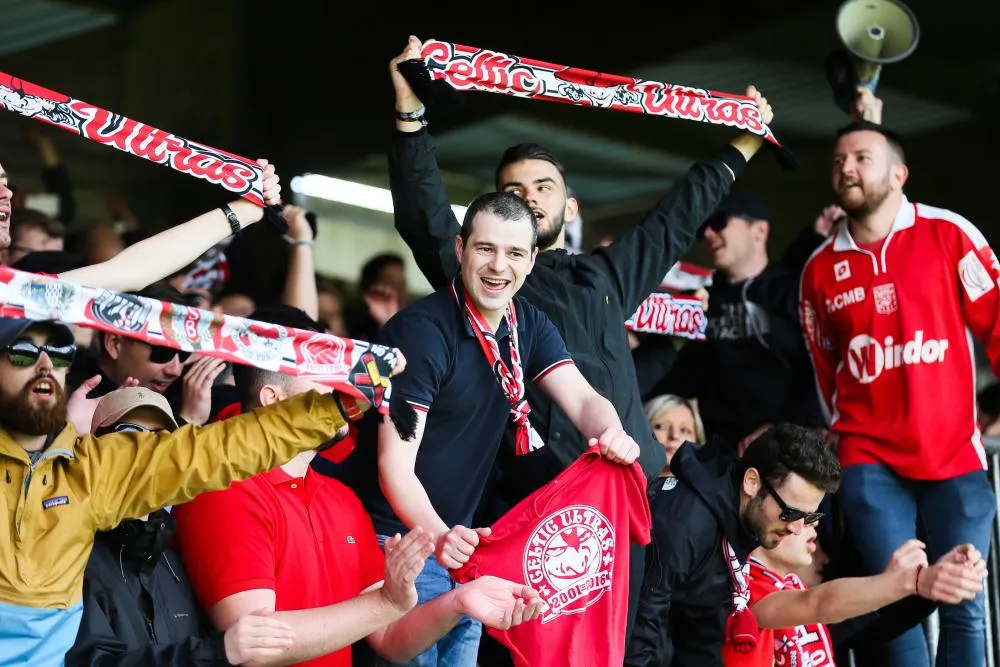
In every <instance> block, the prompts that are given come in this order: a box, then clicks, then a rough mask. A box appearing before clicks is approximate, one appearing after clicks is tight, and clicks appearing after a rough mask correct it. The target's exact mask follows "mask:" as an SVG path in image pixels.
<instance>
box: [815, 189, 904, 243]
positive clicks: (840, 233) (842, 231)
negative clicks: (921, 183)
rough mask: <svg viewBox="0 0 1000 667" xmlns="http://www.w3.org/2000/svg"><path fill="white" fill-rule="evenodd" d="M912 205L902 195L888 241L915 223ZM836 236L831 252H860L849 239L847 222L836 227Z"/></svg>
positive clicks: (852, 240) (850, 238)
mask: <svg viewBox="0 0 1000 667" xmlns="http://www.w3.org/2000/svg"><path fill="white" fill-rule="evenodd" d="M914 208H915V207H914V205H913V204H911V203H910V200H909V199H907V198H906V195H903V197H902V199H901V201H900V202H899V211H897V212H896V219H895V220H893V221H892V228H891V229H890V230H889V236H887V237H886V238H887V239H888V238H889V237H891V236H892V235H893V234H895V233H896V232H898V231H899V230H901V229H906V228H907V227H912V226H913V224H914V223H915V222H916V213H915V211H914ZM836 234H837V236H836V238H835V239H834V241H833V251H834V252H844V251H845V250H860V248H858V244H857V243H855V242H854V239H853V238H852V237H851V232H850V231H848V229H847V220H844V221H843V222H841V223H840V224H839V225H837V232H836Z"/></svg>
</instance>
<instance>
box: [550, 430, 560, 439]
mask: <svg viewBox="0 0 1000 667" xmlns="http://www.w3.org/2000/svg"><path fill="white" fill-rule="evenodd" d="M561 437H562V433H560V432H559V431H556V432H555V433H553V434H552V439H553V440H558V439H559V438H561Z"/></svg>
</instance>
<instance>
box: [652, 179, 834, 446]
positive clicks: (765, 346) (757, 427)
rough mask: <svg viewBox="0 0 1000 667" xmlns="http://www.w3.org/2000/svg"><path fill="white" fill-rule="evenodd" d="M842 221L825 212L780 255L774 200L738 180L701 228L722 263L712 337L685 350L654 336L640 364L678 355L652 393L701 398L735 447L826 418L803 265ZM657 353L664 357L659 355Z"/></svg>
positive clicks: (711, 314) (713, 292)
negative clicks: (804, 303) (776, 429)
mask: <svg viewBox="0 0 1000 667" xmlns="http://www.w3.org/2000/svg"><path fill="white" fill-rule="evenodd" d="M832 222H833V221H832V220H829V221H827V218H825V217H823V216H821V217H820V218H819V219H818V220H817V221H816V222H815V223H814V225H812V226H811V227H810V228H808V229H804V230H803V231H802V232H801V233H799V235H798V236H797V237H796V239H795V242H793V244H792V245H791V247H790V248H789V250H788V252H787V253H786V254H785V256H784V257H782V258H781V259H779V260H778V261H774V262H772V261H771V259H770V257H769V254H768V249H767V245H768V238H769V236H770V233H771V228H772V227H771V225H772V223H771V214H770V208H769V207H768V205H767V204H766V202H764V201H763V200H762V199H761V198H759V197H758V196H756V195H755V194H753V193H752V192H749V191H746V190H739V189H735V188H734V189H733V190H732V192H730V193H729V195H728V196H727V197H726V198H725V199H724V200H723V202H722V203H721V204H720V205H719V208H718V209H716V211H715V213H713V214H712V216H711V217H709V219H708V220H707V221H706V222H705V225H703V226H702V228H701V229H700V230H699V232H698V237H699V239H701V241H702V243H703V245H704V248H705V249H706V250H707V251H708V253H709V256H710V257H711V261H712V267H713V268H714V269H715V271H714V273H713V274H712V284H711V285H710V286H709V287H708V290H707V291H708V310H707V313H706V314H707V316H708V324H707V326H706V330H705V337H706V340H705V341H703V342H700V343H690V344H687V345H685V346H684V347H683V348H681V350H680V353H679V354H677V353H676V352H674V349H675V348H674V345H673V342H672V341H670V339H669V338H666V339H665V340H654V341H649V342H648V343H645V342H644V344H643V345H644V346H647V347H648V349H646V350H642V348H641V347H640V350H639V351H637V353H636V363H637V364H639V363H643V364H647V366H650V367H653V368H658V367H662V366H663V365H665V364H666V363H669V359H670V358H671V357H672V356H674V355H676V359H677V363H676V365H674V366H673V368H671V369H670V373H669V375H668V376H667V377H665V378H662V379H661V381H660V382H659V383H658V384H656V385H655V386H654V387H653V388H648V387H644V389H645V393H644V396H656V395H659V394H662V393H674V394H679V395H681V396H687V397H691V398H696V399H697V400H698V410H699V411H700V412H701V417H702V419H703V420H704V421H705V430H706V432H708V433H711V434H712V435H714V436H718V437H720V438H721V439H722V440H724V441H725V442H728V443H729V444H730V445H731V446H732V447H734V448H738V447H739V445H741V444H742V445H743V446H745V445H746V443H749V442H750V441H751V440H753V437H754V436H755V435H756V434H757V433H760V432H761V431H763V430H764V429H765V428H766V427H767V426H769V425H771V424H775V423H778V422H791V423H793V424H799V425H801V426H810V427H819V426H823V425H824V422H823V416H822V414H821V413H820V409H819V401H817V399H816V396H815V392H814V391H813V385H814V382H813V374H812V369H811V368H810V366H809V359H808V353H807V352H806V347H805V343H804V342H803V341H802V333H801V330H800V327H799V317H798V291H799V277H800V276H801V275H802V267H803V265H804V264H805V262H806V260H807V259H808V258H809V255H811V254H812V252H813V250H815V249H816V247H817V246H819V244H820V243H822V242H823V240H824V239H825V238H826V235H827V234H828V233H829V230H830V227H831V226H832ZM661 338H662V337H661ZM651 357H652V358H654V359H657V361H659V359H660V358H662V359H663V361H660V362H659V363H654V364H650V363H649V362H650V361H651ZM637 370H638V367H637Z"/></svg>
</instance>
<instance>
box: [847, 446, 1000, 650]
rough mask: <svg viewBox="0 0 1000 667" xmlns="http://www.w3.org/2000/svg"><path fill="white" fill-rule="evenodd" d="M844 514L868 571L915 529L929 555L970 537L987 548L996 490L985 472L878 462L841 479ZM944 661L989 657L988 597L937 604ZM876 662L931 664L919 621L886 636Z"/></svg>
mask: <svg viewBox="0 0 1000 667" xmlns="http://www.w3.org/2000/svg"><path fill="white" fill-rule="evenodd" d="M840 502H841V507H842V508H843V514H844V520H845V521H846V523H847V527H848V530H850V531H851V533H852V535H853V537H854V540H855V543H856V544H857V545H858V549H859V551H860V556H861V562H862V566H863V567H864V568H865V569H866V570H867V572H868V573H869V574H877V573H879V572H881V571H883V570H884V569H885V566H886V565H887V564H888V563H889V559H890V558H891V557H892V553H893V551H895V550H896V549H897V548H898V547H899V546H900V545H902V544H903V542H905V541H906V540H908V539H912V538H914V537H917V538H919V539H921V540H922V541H923V542H924V543H925V544H926V545H927V557H928V559H929V560H930V562H931V563H934V562H935V561H936V560H937V559H938V558H940V557H941V556H943V555H944V554H945V553H947V552H948V551H950V550H951V549H952V547H954V546H956V545H959V544H965V543H971V544H974V545H975V546H976V548H977V549H979V551H980V552H982V554H983V557H984V558H985V557H986V555H987V554H988V553H989V547H990V535H991V529H992V522H993V517H994V515H995V513H996V498H995V497H994V494H993V489H992V488H991V486H990V483H989V479H988V478H987V476H986V473H985V472H974V473H970V474H968V475H962V476H961V477H955V478H952V479H946V480H941V481H936V482H926V481H918V480H911V479H904V478H902V477H899V476H898V475H896V474H895V473H893V472H892V471H891V470H889V469H888V468H886V467H884V466H881V465H854V466H849V467H847V468H844V470H843V478H842V481H841V485H840ZM938 614H939V618H940V621H941V624H940V625H941V635H940V639H939V641H938V650H937V665H938V666H939V667H944V666H947V667H982V665H983V664H984V663H985V656H986V646H985V643H986V640H985V623H984V616H985V599H984V597H983V594H982V593H980V594H979V595H978V596H976V599H975V600H971V601H967V602H963V603H961V604H958V605H949V604H943V605H941V606H940V607H939V608H938ZM882 650H883V651H884V652H885V653H884V655H882V656H880V657H879V660H878V663H877V664H880V665H886V666H887V667H929V665H930V661H929V658H928V654H927V642H926V640H925V638H924V631H923V628H922V627H921V626H919V625H918V626H916V627H914V628H911V629H909V630H907V631H906V632H905V633H903V634H902V635H900V636H899V637H897V638H895V639H893V640H892V641H890V642H887V643H886V644H885V646H884V647H882Z"/></svg>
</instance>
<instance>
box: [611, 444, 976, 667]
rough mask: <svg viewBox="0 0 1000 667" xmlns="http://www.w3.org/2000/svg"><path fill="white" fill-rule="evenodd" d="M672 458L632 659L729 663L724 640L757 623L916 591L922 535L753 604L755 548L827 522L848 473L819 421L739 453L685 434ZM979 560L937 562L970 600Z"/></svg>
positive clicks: (649, 666)
mask: <svg viewBox="0 0 1000 667" xmlns="http://www.w3.org/2000/svg"><path fill="white" fill-rule="evenodd" d="M670 469H671V471H672V472H673V473H674V475H675V477H674V478H670V477H668V478H666V481H665V482H664V483H663V484H661V485H660V486H659V488H658V489H656V495H655V497H654V498H653V500H652V501H651V503H650V509H651V512H652V517H653V543H652V546H651V547H650V554H649V557H648V558H647V562H648V567H647V569H646V576H645V581H644V583H643V590H642V595H641V597H640V600H639V610H638V615H637V618H636V622H635V629H634V630H633V633H632V639H631V642H630V644H629V648H628V653H627V656H626V660H625V664H626V665H627V666H628V667H654V666H655V667H669V666H670V665H675V664H676V665H683V666H684V667H702V666H712V667H721V665H722V648H723V644H724V643H731V644H732V645H733V646H735V647H737V648H736V650H740V647H744V648H747V649H748V648H751V647H753V646H754V644H755V643H756V635H757V632H758V629H757V628H758V624H759V626H760V627H765V628H787V627H794V626H796V625H799V624H801V623H805V622H813V623H834V622H837V621H840V620H843V619H845V618H851V617H854V616H859V615H861V614H865V613H868V612H871V611H874V610H876V609H879V608H881V607H883V606H885V605H887V604H890V603H892V602H895V601H896V600H899V599H902V598H903V597H905V596H907V595H912V594H913V593H914V592H915V591H916V589H917V578H918V576H919V574H920V570H921V569H924V568H926V567H927V557H926V554H925V553H924V551H923V545H922V544H921V543H920V542H917V541H916V540H910V541H908V542H905V543H904V544H903V545H902V546H901V547H899V548H898V549H897V550H896V551H895V552H894V553H893V554H891V556H890V558H888V559H886V560H887V562H888V563H889V565H888V567H886V569H885V571H884V572H883V573H882V574H879V575H876V576H873V577H868V578H865V579H839V580H836V581H831V582H828V583H825V584H821V585H819V586H816V587H815V588H812V589H809V590H805V591H792V590H788V591H778V592H776V593H773V594H771V595H769V596H768V597H766V598H764V599H763V600H761V601H760V602H758V603H757V604H756V605H755V606H754V607H753V610H752V611H751V610H750V609H749V608H748V604H749V600H750V598H749V588H748V582H747V573H748V567H747V565H746V563H747V557H748V556H749V554H750V552H751V551H753V550H754V549H755V548H757V547H758V546H760V547H763V548H764V549H773V548H775V547H777V546H778V544H779V543H780V542H781V540H782V539H783V538H784V537H786V536H788V535H791V534H798V533H800V532H801V531H802V530H803V527H804V526H805V525H808V524H814V523H816V522H817V521H819V519H820V518H821V517H822V514H820V513H818V512H817V511H816V510H817V508H818V507H819V504H820V501H822V500H823V497H824V496H825V495H826V494H827V493H832V492H834V491H836V490H837V488H838V485H839V484H840V466H839V464H838V463H837V457H836V455H835V454H834V452H833V450H832V449H830V447H829V445H827V443H826V442H825V440H824V439H823V438H822V437H821V436H820V435H819V434H818V433H817V432H816V431H813V430H810V429H806V428H803V427H800V426H793V425H790V424H778V425H777V426H775V427H773V428H770V429H768V430H767V431H765V432H764V433H762V434H761V435H760V436H758V437H757V439H756V440H754V441H753V442H751V443H750V445H749V446H748V447H747V450H746V453H745V454H744V456H743V458H742V459H737V458H735V457H734V456H733V455H732V453H731V452H730V451H729V450H728V448H727V446H726V445H725V443H720V442H719V441H718V439H713V440H712V441H710V442H709V444H707V445H704V446H702V447H696V446H693V445H691V444H690V443H685V444H684V445H682V446H681V448H680V449H679V450H678V451H677V453H676V454H675V455H674V458H673V460H672V461H671V464H670ZM897 546H898V545H897ZM974 565H975V564H969V566H968V567H967V566H966V564H964V563H962V564H959V563H939V564H937V565H934V566H932V567H933V568H939V569H940V568H947V569H950V570H955V571H957V572H958V573H959V574H960V575H961V576H960V580H959V584H958V585H957V586H956V588H957V589H958V590H959V595H960V599H969V598H970V597H972V596H974V595H975V594H976V592H977V591H979V590H981V589H982V581H981V579H980V578H979V577H981V574H979V570H977V569H976V568H975V567H974ZM883 567H885V566H884V565H883ZM978 567H980V568H981V566H978ZM935 576H936V575H935Z"/></svg>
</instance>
